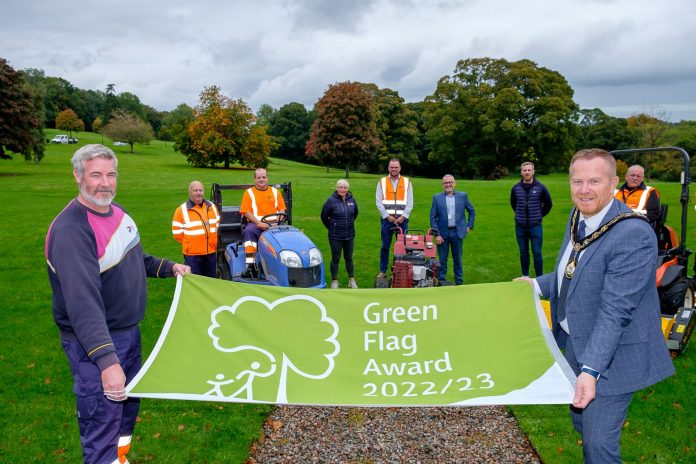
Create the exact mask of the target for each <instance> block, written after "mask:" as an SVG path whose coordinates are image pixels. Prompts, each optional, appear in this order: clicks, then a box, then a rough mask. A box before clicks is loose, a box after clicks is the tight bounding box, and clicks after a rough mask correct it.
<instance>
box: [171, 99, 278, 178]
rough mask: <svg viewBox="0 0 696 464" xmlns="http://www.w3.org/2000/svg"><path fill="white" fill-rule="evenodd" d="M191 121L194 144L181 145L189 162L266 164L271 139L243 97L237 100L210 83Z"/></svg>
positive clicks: (255, 165) (200, 165)
mask: <svg viewBox="0 0 696 464" xmlns="http://www.w3.org/2000/svg"><path fill="white" fill-rule="evenodd" d="M194 116H195V118H194V120H193V121H192V122H191V123H189V124H188V126H187V132H188V137H189V141H190V145H188V146H186V145H184V146H180V145H179V144H177V145H175V148H176V147H179V149H180V150H181V152H182V153H183V154H184V155H185V156H186V159H187V160H188V162H189V163H190V164H192V165H194V166H198V167H207V166H210V167H212V166H215V165H217V164H220V163H222V164H223V165H224V166H225V168H229V167H230V165H231V164H232V163H239V164H241V165H243V166H251V167H262V166H265V165H266V164H267V160H266V158H267V157H268V155H269V154H270V150H271V141H270V138H269V137H268V135H267V134H266V130H265V126H256V125H255V124H254V123H255V119H256V118H255V116H254V114H253V113H252V112H251V110H250V109H249V107H248V106H247V104H246V103H244V101H243V100H241V99H239V100H234V99H231V98H229V97H227V96H225V95H223V94H222V93H221V92H220V89H219V87H217V86H211V87H206V88H205V89H203V91H202V92H201V94H200V103H199V104H198V106H196V109H195V110H194Z"/></svg>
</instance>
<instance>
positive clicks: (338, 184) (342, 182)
mask: <svg viewBox="0 0 696 464" xmlns="http://www.w3.org/2000/svg"><path fill="white" fill-rule="evenodd" d="M341 185H345V186H346V188H350V185H349V184H348V181H347V180H345V179H338V181H336V188H337V189H338V187H340V186H341Z"/></svg>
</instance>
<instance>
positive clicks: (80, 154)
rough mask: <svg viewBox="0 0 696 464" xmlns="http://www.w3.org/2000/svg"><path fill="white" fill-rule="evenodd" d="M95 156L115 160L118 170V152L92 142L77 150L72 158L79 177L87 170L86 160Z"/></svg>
mask: <svg viewBox="0 0 696 464" xmlns="http://www.w3.org/2000/svg"><path fill="white" fill-rule="evenodd" d="M94 158H104V159H107V160H114V167H115V168H116V172H118V158H116V153H114V152H113V150H111V148H109V147H105V146H104V145H101V144H99V143H90V144H88V145H85V146H84V147H81V148H80V149H79V150H77V151H76V152H75V154H74V155H73V157H72V159H71V160H70V162H71V163H72V165H73V169H74V170H75V171H77V175H78V177H80V178H81V177H82V175H83V174H84V172H85V162H87V161H90V160H93V159H94Z"/></svg>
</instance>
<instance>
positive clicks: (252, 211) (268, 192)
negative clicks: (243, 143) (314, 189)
mask: <svg viewBox="0 0 696 464" xmlns="http://www.w3.org/2000/svg"><path fill="white" fill-rule="evenodd" d="M254 183H255V184H256V185H254V186H253V187H251V188H249V189H247V190H246V191H245V192H244V196H243V197H242V206H241V207H240V208H239V212H240V213H241V214H242V215H244V217H245V218H246V220H247V221H248V223H247V225H246V227H245V228H244V251H245V253H246V263H247V272H248V273H251V274H252V275H253V273H254V272H255V271H256V269H255V267H254V262H255V259H256V248H257V242H258V241H259V236H260V235H261V233H262V232H263V231H265V230H266V229H268V226H269V225H268V223H266V222H262V221H261V218H263V217H264V216H266V215H269V214H277V213H285V200H283V195H282V193H281V192H280V190H278V189H277V188H275V187H271V186H269V185H268V174H266V170H265V169H257V170H256V171H255V172H254Z"/></svg>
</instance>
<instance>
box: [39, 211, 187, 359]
mask: <svg viewBox="0 0 696 464" xmlns="http://www.w3.org/2000/svg"><path fill="white" fill-rule="evenodd" d="M46 263H47V264H48V279H49V281H50V282H51V288H52V290H53V318H54V319H55V321H56V324H57V325H58V327H59V328H60V330H61V336H62V337H64V338H74V339H76V340H78V341H79V342H80V344H81V345H82V348H83V349H84V350H85V352H86V353H87V355H88V356H89V358H90V359H91V360H92V362H94V363H96V364H97V366H99V369H101V370H104V369H105V368H107V367H109V366H111V365H113V364H116V363H118V362H119V360H118V357H117V356H116V350H115V348H114V345H113V343H112V340H111V335H110V332H114V331H119V330H125V329H130V328H132V327H133V326H135V325H137V324H139V323H140V321H141V320H142V319H143V317H144V316H145V306H146V301H147V283H146V280H145V277H146V276H148V277H173V275H174V273H173V270H172V268H173V266H174V263H173V262H172V261H168V260H165V259H161V258H157V257H154V256H150V255H147V254H144V253H143V248H142V245H141V244H140V235H139V234H138V228H137V226H136V225H135V222H133V219H132V218H131V217H130V216H129V215H128V214H127V213H126V212H125V211H124V210H123V208H122V207H121V206H119V205H117V204H116V203H113V204H112V205H111V208H110V211H109V212H108V213H98V212H96V211H93V210H91V209H89V208H87V207H86V206H84V205H83V204H81V203H80V202H79V201H77V199H74V200H73V201H71V202H70V203H68V205H67V206H66V207H65V208H64V209H63V211H61V212H60V214H58V216H56V218H55V219H54V220H53V223H51V226H50V227H49V229H48V233H47V234H46Z"/></svg>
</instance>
